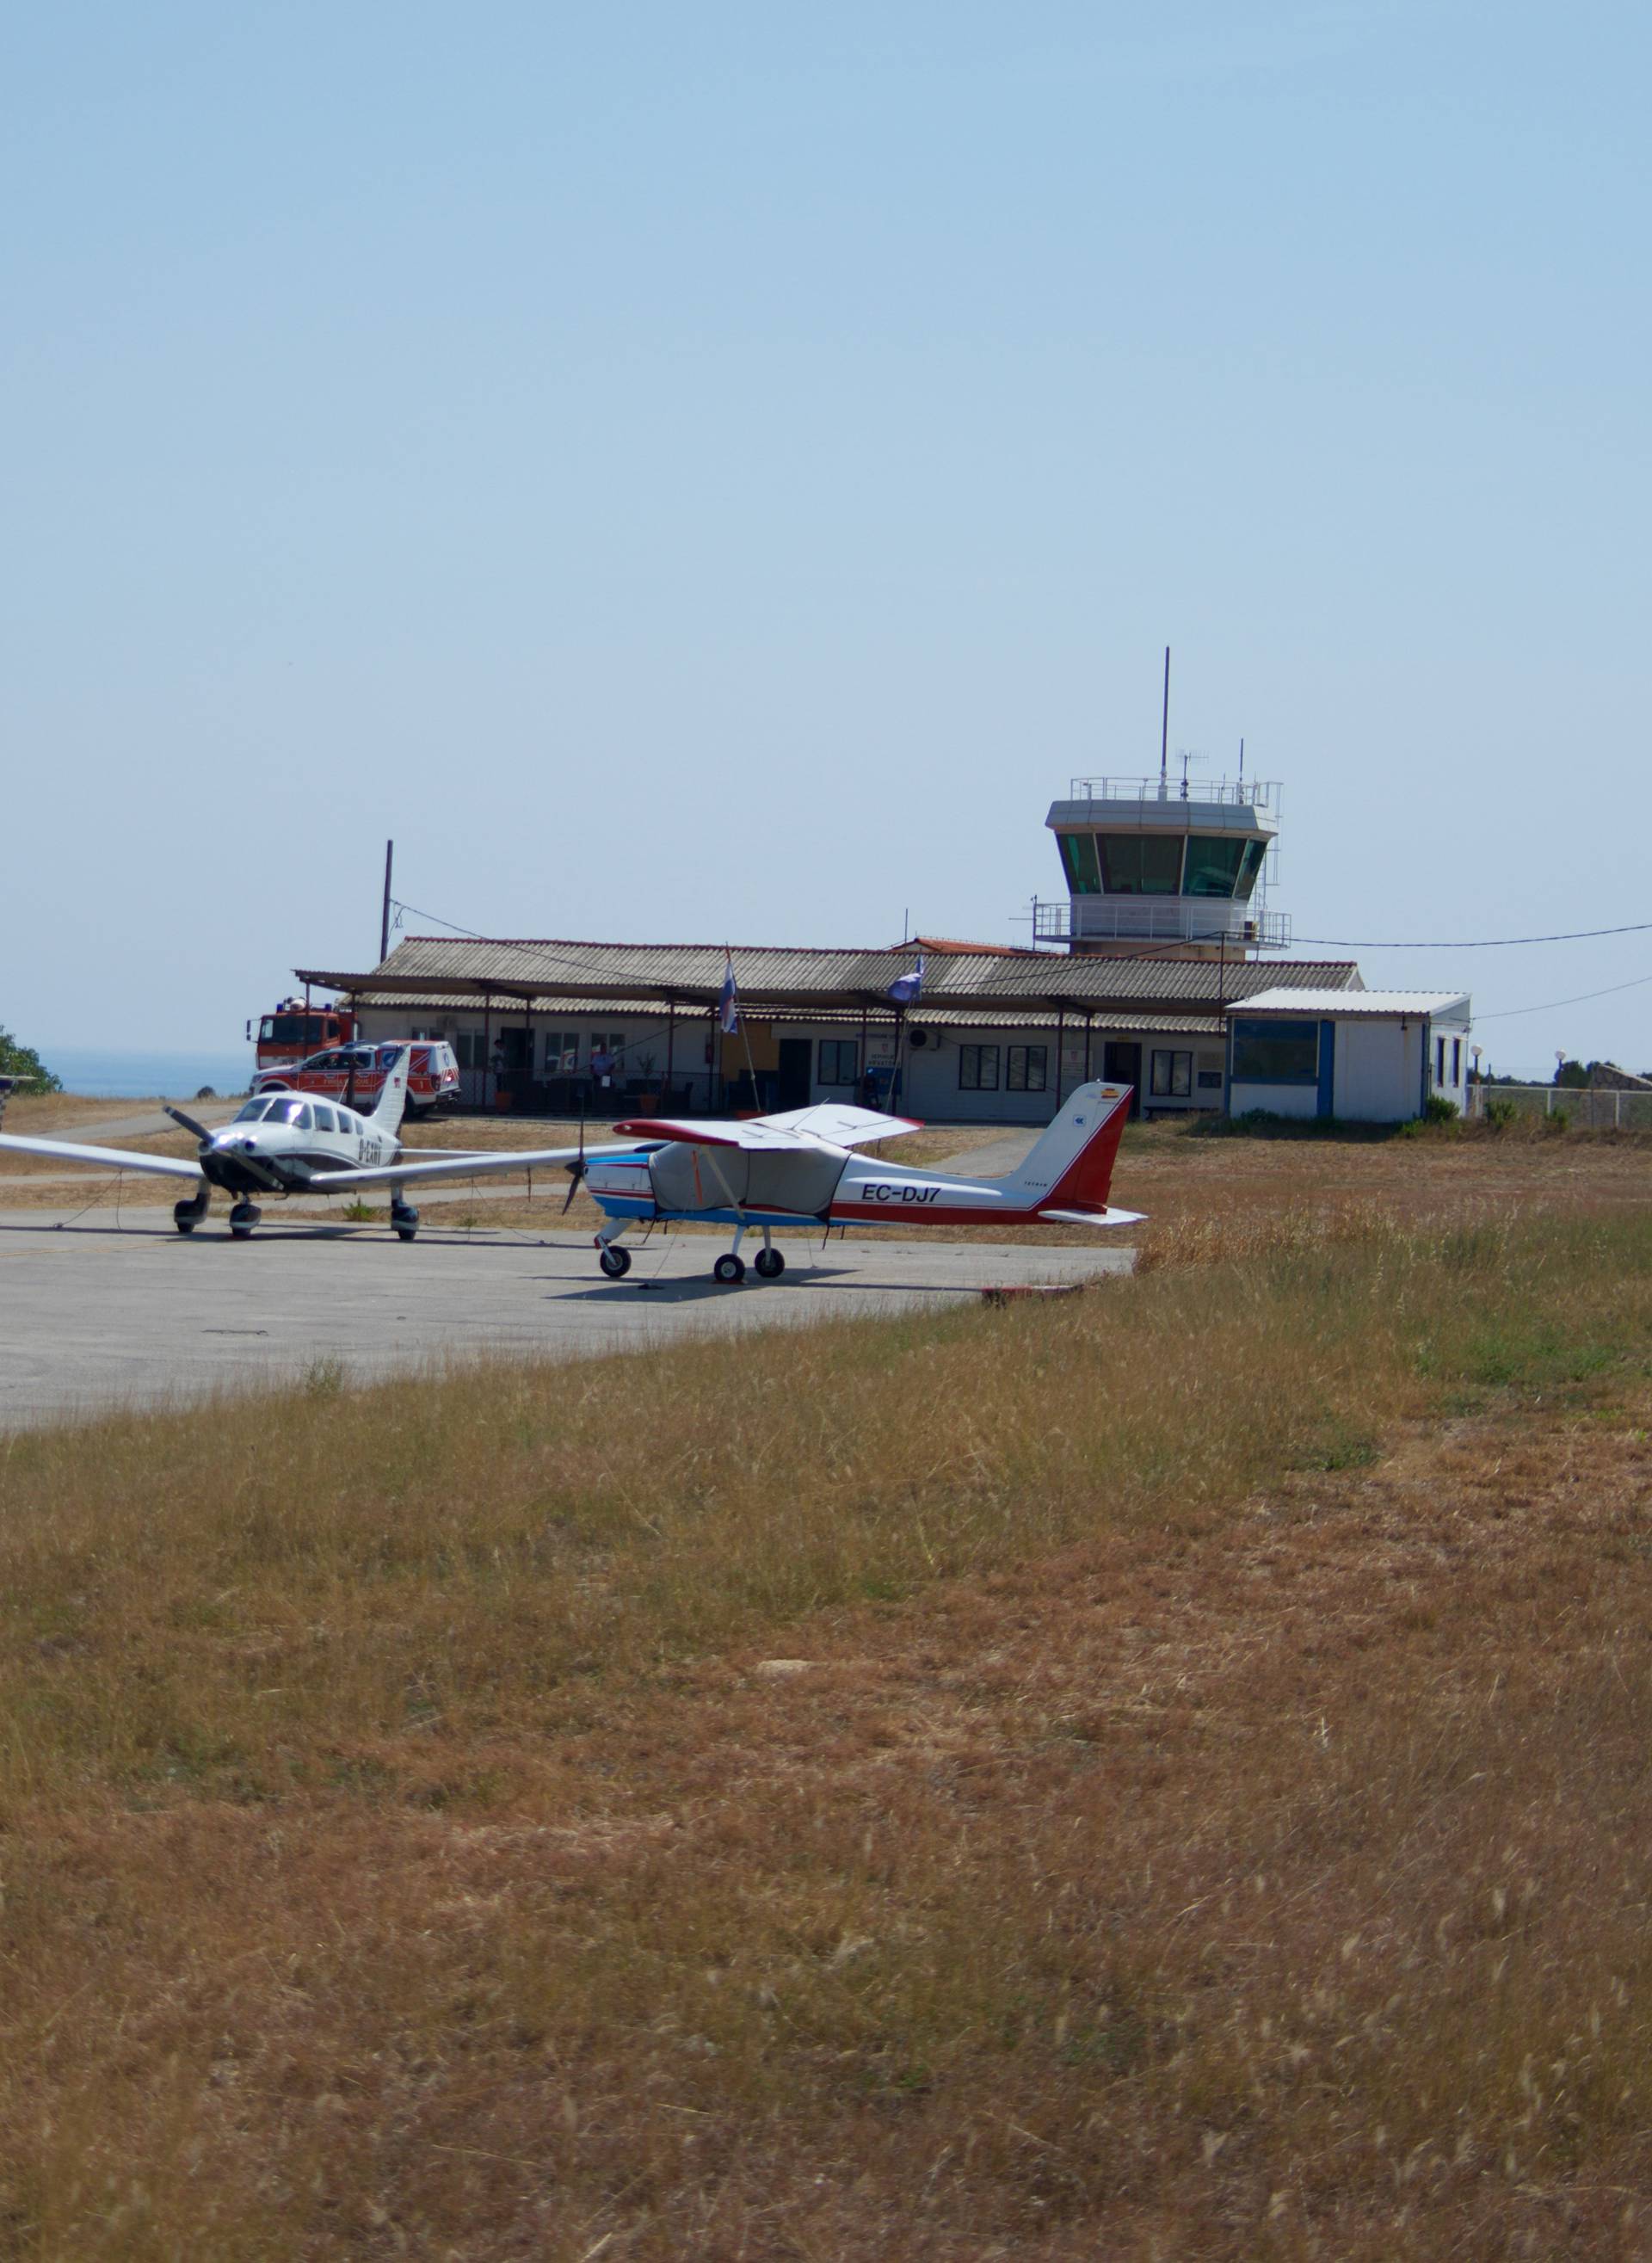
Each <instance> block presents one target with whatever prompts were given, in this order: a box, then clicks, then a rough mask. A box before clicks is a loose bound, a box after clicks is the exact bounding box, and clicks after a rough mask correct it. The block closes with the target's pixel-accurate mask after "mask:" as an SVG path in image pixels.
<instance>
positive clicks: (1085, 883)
mask: <svg viewBox="0 0 1652 2263" xmlns="http://www.w3.org/2000/svg"><path fill="white" fill-rule="evenodd" d="M1056 838H1057V840H1058V841H1059V842H1060V843H1061V861H1062V863H1063V864H1064V866H1065V867H1066V871H1067V886H1068V888H1069V890H1070V891H1071V893H1072V894H1073V895H1075V896H1093V895H1098V894H1100V888H1101V874H1100V870H1099V869H1098V867H1097V864H1096V859H1095V835H1093V833H1058V834H1057V835H1056Z"/></svg>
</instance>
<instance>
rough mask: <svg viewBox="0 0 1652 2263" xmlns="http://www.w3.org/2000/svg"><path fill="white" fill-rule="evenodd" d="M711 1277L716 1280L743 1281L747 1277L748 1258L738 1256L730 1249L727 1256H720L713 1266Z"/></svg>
mask: <svg viewBox="0 0 1652 2263" xmlns="http://www.w3.org/2000/svg"><path fill="white" fill-rule="evenodd" d="M711 1278H712V1279H713V1280H714V1281H743V1280H744V1279H745V1278H746V1260H745V1259H744V1258H743V1257H736V1256H735V1254H734V1253H733V1251H732V1250H730V1251H729V1253H728V1254H727V1255H726V1256H725V1257H719V1258H718V1261H717V1263H716V1264H715V1265H714V1266H713V1267H712V1268H711Z"/></svg>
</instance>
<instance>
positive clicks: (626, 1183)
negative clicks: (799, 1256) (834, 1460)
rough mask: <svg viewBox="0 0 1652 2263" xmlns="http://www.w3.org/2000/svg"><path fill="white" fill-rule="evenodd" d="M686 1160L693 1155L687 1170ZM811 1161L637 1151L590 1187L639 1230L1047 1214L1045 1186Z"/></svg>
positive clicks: (598, 1171)
mask: <svg viewBox="0 0 1652 2263" xmlns="http://www.w3.org/2000/svg"><path fill="white" fill-rule="evenodd" d="M681 1158H689V1159H691V1160H689V1164H688V1168H687V1170H686V1172H685V1171H684V1169H683V1166H682V1161H681V1160H679V1159H681ZM802 1160H804V1159H799V1158H794V1157H791V1156H787V1157H785V1158H783V1159H778V1158H769V1157H766V1156H764V1155H762V1154H761V1153H758V1154H750V1155H748V1154H746V1153H741V1152H740V1151H739V1150H737V1149H732V1148H695V1149H690V1148H688V1147H686V1146H684V1147H676V1148H670V1147H656V1148H652V1149H651V1148H641V1147H639V1148H638V1150H637V1151H636V1153H634V1154H627V1155H608V1156H604V1157H603V1158H602V1160H600V1161H593V1162H592V1163H591V1165H590V1166H589V1168H588V1172H587V1175H586V1182H585V1183H586V1187H587V1189H588V1192H589V1194H590V1195H591V1197H592V1199H593V1200H594V1201H595V1203H596V1204H598V1206H599V1207H600V1208H601V1209H602V1211H604V1212H605V1213H606V1215H607V1216H608V1217H609V1218H615V1219H624V1220H626V1221H628V1222H634V1223H637V1224H642V1223H645V1222H648V1221H652V1220H655V1219H660V1218H691V1219H694V1220H696V1221H701V1222H703V1223H704V1224H706V1225H736V1226H738V1225H768V1226H769V1227H770V1228H773V1227H776V1226H782V1227H783V1226H793V1227H798V1226H809V1225H857V1224H858V1225H897V1224H899V1225H1004V1224H1006V1223H1009V1222H1012V1221H1014V1220H1016V1219H1023V1220H1024V1219H1026V1218H1032V1217H1035V1216H1036V1214H1037V1204H1036V1200H1035V1198H1032V1197H1034V1195H1035V1190H1031V1189H1027V1188H1025V1187H1024V1186H1017V1187H1013V1188H1012V1187H1006V1186H999V1185H998V1184H995V1183H994V1182H993V1181H992V1180H991V1179H969V1178H961V1177H958V1176H957V1175H955V1174H952V1173H950V1172H945V1171H933V1170H929V1171H927V1170H923V1169H921V1168H918V1167H915V1166H913V1165H912V1164H907V1163H887V1162H883V1161H879V1160H876V1159H875V1158H873V1157H871V1156H866V1155H855V1154H847V1155H846V1154H844V1153H842V1152H841V1151H840V1150H823V1151H822V1153H821V1154H820V1156H819V1158H818V1159H817V1158H815V1157H810V1158H807V1159H806V1161H807V1165H808V1168H807V1169H806V1170H804V1169H800V1168H798V1166H799V1163H800V1161H802ZM765 1166H768V1168H767V1169H766V1168H765ZM685 1176H686V1177H687V1179H688V1182H689V1183H688V1185H687V1187H686V1188H685V1187H684V1186H683V1185H682V1179H683V1178H684V1177H685ZM765 1180H767V1181H768V1184H765V1183H764V1181H765ZM662 1181H663V1182H667V1183H664V1184H662ZM787 1182H791V1183H790V1184H788V1183H787ZM662 1197H664V1198H663V1199H662ZM685 1197H686V1198H685ZM696 1197H697V1198H696Z"/></svg>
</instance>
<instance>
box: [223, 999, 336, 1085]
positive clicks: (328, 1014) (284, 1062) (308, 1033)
mask: <svg viewBox="0 0 1652 2263" xmlns="http://www.w3.org/2000/svg"><path fill="white" fill-rule="evenodd" d="M355 1034H356V1016H354V1015H353V1014H352V1013H351V1012H350V1009H349V1008H348V1007H347V1006H312V1007H311V1008H310V1009H309V1010H308V1011H307V1012H306V1010H305V1005H304V1001H303V999H302V998H284V999H283V1000H282V1001H281V1003H280V1004H279V1005H278V1007H277V1008H276V1009H275V1011H274V1013H273V1014H266V1015H265V1016H263V1020H262V1021H261V1022H260V1023H259V1024H258V1038H257V1054H256V1060H255V1062H254V1066H255V1067H256V1068H260V1069H265V1068H296V1067H297V1066H298V1065H299V1062H300V1061H301V1060H303V1059H305V1058H306V1056H307V1054H310V1053H314V1052H320V1051H321V1047H322V1046H323V1045H348V1044H349V1043H350V1039H351V1038H353V1037H354V1036H355ZM247 1035H248V1038H251V1037H252V1023H250V1022H249V1023H248V1024H247Z"/></svg>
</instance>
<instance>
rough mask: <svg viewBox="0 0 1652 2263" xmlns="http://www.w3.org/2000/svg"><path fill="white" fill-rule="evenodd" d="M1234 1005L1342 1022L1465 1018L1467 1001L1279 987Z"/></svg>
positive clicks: (1450, 993) (1415, 993)
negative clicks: (1456, 1014) (1454, 1013)
mask: <svg viewBox="0 0 1652 2263" xmlns="http://www.w3.org/2000/svg"><path fill="white" fill-rule="evenodd" d="M1237 1002H1238V1004H1239V1005H1240V1006H1242V1007H1243V1009H1244V1011H1245V1012H1246V1013H1247V1014H1324V1015H1326V1016H1331V1015H1334V1016H1338V1018H1339V1019H1341V1020H1343V1021H1349V1020H1353V1019H1355V1018H1360V1019H1375V1018H1380V1017H1381V1016H1386V1015H1392V1014H1398V1015H1401V1016H1404V1015H1408V1014H1412V1015H1417V1016H1419V1017H1420V1016H1425V1015H1432V1014H1446V1013H1449V1012H1451V1011H1452V1010H1453V1009H1454V1008H1460V1009H1461V1010H1462V1011H1463V1012H1464V1013H1465V1014H1466V1013H1467V1012H1468V998H1467V997H1466V996H1465V995H1464V994H1463V993H1462V992H1461V991H1460V990H1307V989H1303V990H1295V989H1291V990H1288V989H1286V988H1284V987H1282V986H1280V987H1277V988H1275V989H1272V990H1259V991H1257V992H1256V993H1255V994H1254V995H1253V996H1252V997H1249V998H1244V999H1241V1000H1240V1001H1237ZM1234 1010H1235V1009H1234V1007H1232V1006H1230V1007H1229V1009H1228V1011H1229V1012H1230V1013H1232V1012H1233V1011H1234Z"/></svg>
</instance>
